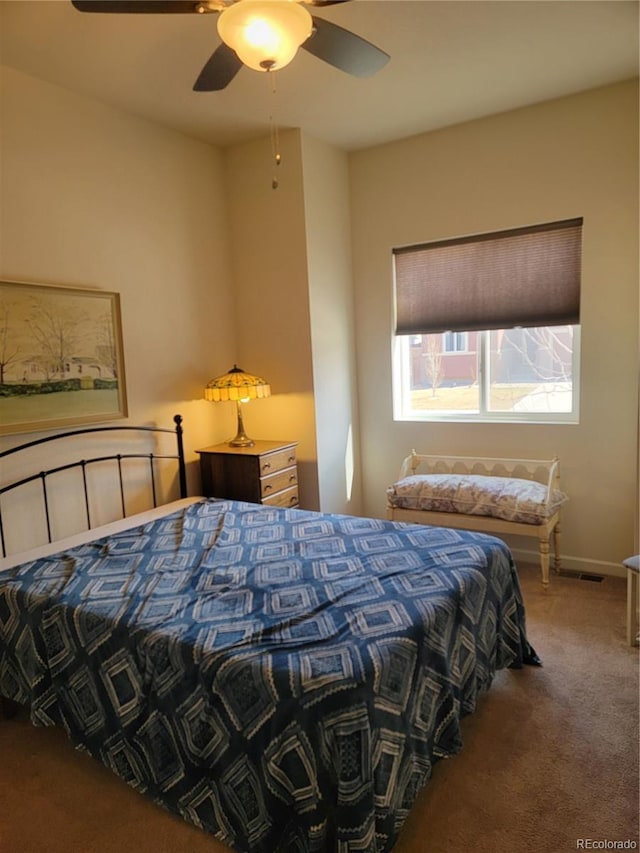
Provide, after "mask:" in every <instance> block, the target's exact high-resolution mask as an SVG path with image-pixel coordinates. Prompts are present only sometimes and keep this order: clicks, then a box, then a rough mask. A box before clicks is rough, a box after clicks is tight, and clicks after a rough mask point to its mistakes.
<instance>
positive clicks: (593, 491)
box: [350, 81, 638, 570]
mask: <svg viewBox="0 0 640 853" xmlns="http://www.w3.org/2000/svg"><path fill="white" fill-rule="evenodd" d="M637 127H638V89H637V81H636V82H628V83H624V84H619V85H616V86H611V87H607V88H603V89H599V90H593V91H590V92H585V93H583V94H579V95H576V96H573V97H569V98H563V99H559V100H555V101H550V102H546V103H542V104H539V105H537V106H533V107H529V108H526V109H521V110H516V111H513V112H509V113H505V114H502V115H497V116H493V117H490V118H486V119H483V120H479V121H474V122H470V123H467V124H462V125H458V126H456V127H451V128H448V129H445V130H442V131H438V132H435V133H429V134H425V135H422V136H416V137H414V138H411V139H407V140H404V141H399V142H396V143H392V144H389V145H385V146H381V147H378V148H374V149H370V150H366V151H361V152H356V153H354V154H352V155H351V157H350V176H351V204H352V233H353V255H354V275H355V295H356V304H357V306H358V308H357V341H358V364H359V374H358V385H359V391H360V419H361V430H360V434H361V442H362V461H363V491H364V495H365V503H364V507H363V509H364V512H365V513H367V514H373V515H383V514H384V511H385V486H386V485H388V484H389V483H390V482H392V481H393V479H394V478H395V476H397V472H398V469H399V466H400V463H401V461H402V459H403V457H404V456H405V455H406V454H407V453H408V452H409V451H410V450H411V448H412V447H415V448H416V449H418V450H419V451H422V452H425V453H429V452H436V453H444V452H448V453H451V454H459V455H482V456H502V455H504V456H516V457H518V456H525V457H533V458H535V457H539V458H548V457H550V456H551V455H553V454H554V453H557V454H558V455H559V456H560V460H561V469H562V480H563V483H564V486H565V488H566V491H567V492H568V494H569V496H570V502H569V504H568V505H567V508H566V511H565V512H564V525H563V528H564V534H563V552H564V554H566V555H567V558H568V559H567V561H566V563H567V565H569V566H572V567H578V566H581V567H582V568H584V569H585V570H588V569H589V567H590V566H591V568H592V569H593V568H596V567H597V568H599V569H601V570H613V569H615V568H617V564H618V563H619V561H620V560H622V559H623V558H624V557H625V556H627V555H628V554H630V553H633V547H634V535H633V532H634V517H635V513H636V511H637V504H636V497H637V488H636V484H637V479H636V478H637V463H636V453H637V430H638V419H637V387H638V386H637V351H638V196H637V193H638V135H637ZM575 216H583V217H584V244H583V281H582V317H581V320H582V323H581V325H582V364H581V413H580V423H579V424H578V425H551V424H549V425H535V426H534V425H505V424H471V425H469V424H462V423H449V424H442V423H400V422H398V423H395V422H394V421H393V418H392V405H391V325H392V296H391V249H392V247H394V246H401V245H406V244H411V243H418V242H422V241H429V240H436V239H439V238H444V237H451V236H458V235H464V234H473V233H477V232H482V231H491V230H500V229H504V228H512V227H514V226H519V225H528V224H531V223H536V222H546V221H553V220H559V219H565V218H570V217H575ZM365 366H366V368H365ZM514 544H518V545H519V547H524V548H525V549H527V548H528V547H531V546H530V545H527V543H526V540H525V541H524V542H523V541H522V540H521V541H520V542H519V543H514ZM590 561H594V563H590ZM595 564H597V565H595Z"/></svg>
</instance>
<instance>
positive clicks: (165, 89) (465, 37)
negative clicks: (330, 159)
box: [0, 0, 638, 150]
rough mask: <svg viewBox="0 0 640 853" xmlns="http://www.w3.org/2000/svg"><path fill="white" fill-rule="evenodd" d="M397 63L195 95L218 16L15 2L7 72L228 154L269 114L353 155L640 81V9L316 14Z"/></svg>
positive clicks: (445, 4)
mask: <svg viewBox="0 0 640 853" xmlns="http://www.w3.org/2000/svg"><path fill="white" fill-rule="evenodd" d="M312 12H313V14H316V15H319V16H322V17H326V18H328V19H330V20H331V21H333V22H335V23H336V24H339V25H340V26H342V27H345V28H346V29H350V30H353V31H355V32H356V33H358V34H359V35H361V36H363V37H364V38H366V39H367V40H369V41H371V42H373V43H374V44H376V45H378V46H379V47H381V48H383V49H384V50H385V51H386V52H387V53H389V54H390V55H391V61H390V62H389V63H388V64H387V65H386V66H385V68H383V69H382V71H380V72H378V74H376V75H375V76H373V77H369V78H353V77H350V76H348V75H347V74H344V73H343V72H341V71H338V70H336V69H335V68H333V67H332V66H330V65H328V64H326V63H324V62H321V61H320V60H318V59H316V58H315V57H313V56H311V55H310V54H309V53H307V52H306V51H304V50H301V51H299V53H298V55H297V56H296V58H295V59H294V61H293V62H292V64H291V65H289V66H288V67H287V68H285V69H283V70H282V71H279V72H277V75H276V77H275V79H276V93H275V95H274V94H273V93H272V91H271V87H270V84H269V75H266V74H262V73H259V72H256V71H250V70H249V69H247V68H243V69H242V70H241V72H240V73H239V74H238V76H237V77H236V78H235V79H234V80H233V81H232V82H231V83H230V85H229V86H228V88H227V89H226V90H224V91H222V92H207V93H199V92H193V91H192V86H193V83H194V81H195V79H196V77H197V76H198V74H199V72H200V70H201V68H202V66H203V65H204V63H205V62H206V60H207V59H208V57H209V56H210V54H211V53H212V52H213V50H214V49H215V48H216V47H217V45H218V44H219V39H218V35H217V31H216V19H217V15H97V14H86V13H80V12H77V11H76V10H75V9H74V8H73V7H72V5H71V3H70V2H69V0H44V2H42V0H3V2H1V3H0V36H1V40H0V51H1V52H0V57H1V59H2V63H3V64H5V65H8V66H11V67H13V68H16V69H19V70H20V71H23V72H25V73H27V74H31V75H33V76H35V77H39V78H42V79H44V80H48V81H50V82H52V83H56V84H58V85H61V86H65V87H67V88H69V89H72V90H75V91H77V92H80V93H83V94H85V95H89V96H90V97H93V98H97V99H99V100H100V101H103V102H105V103H107V104H110V105H112V106H115V107H118V108H121V109H124V110H126V111H128V112H131V113H134V114H136V115H140V116H144V117H146V118H148V119H151V120H152V121H155V122H159V123H161V124H164V125H168V126H169V127H172V128H176V129H178V130H180V131H182V132H184V133H187V134H189V135H191V136H194V137H196V138H199V139H202V140H205V141H207V142H211V143H214V144H217V145H223V146H224V145H229V144H233V143H235V142H239V141H243V140H247V139H250V138H253V137H257V136H262V135H263V134H265V133H266V132H267V131H268V128H269V116H270V114H271V113H273V115H274V119H275V120H276V122H277V123H278V125H279V126H280V127H281V128H286V127H300V128H302V129H303V130H304V131H306V132H308V133H309V134H311V135H312V136H314V137H317V138H318V139H322V140H325V141H327V142H329V143H332V144H334V145H336V146H338V147H340V148H344V149H346V150H354V149H359V148H365V147H368V146H371V145H377V144H380V143H384V142H388V141H390V140H392V139H398V138H401V137H405V136H411V135H413V134H416V133H421V132H424V131H428V130H433V129H436V128H439V127H445V126H447V125H451V124H456V123H458V122H461V121H466V120H469V119H474V118H478V117H480V116H484V115H490V114H492V113H498V112H503V111H505V110H511V109H514V108H517V107H520V106H525V105H528V104H532V103H536V102H539V101H543V100H547V99H549V98H555V97H559V96H562V95H567V94H571V93H574V92H578V91H580V90H584V89H590V88H593V87H596V86H601V85H606V84H608V83H613V82H615V81H618V80H624V79H628V78H631V77H635V76H636V75H637V74H638V2H636V1H635V0H533V2H529V0H490V1H489V2H488V1H487V0H437V2H433V0H352V2H349V3H343V4H339V5H333V6H328V7H323V8H316V9H313V10H312Z"/></svg>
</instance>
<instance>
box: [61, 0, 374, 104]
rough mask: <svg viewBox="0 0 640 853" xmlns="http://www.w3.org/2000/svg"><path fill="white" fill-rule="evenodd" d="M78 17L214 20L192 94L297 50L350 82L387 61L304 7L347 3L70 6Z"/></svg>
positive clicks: (295, 0)
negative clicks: (215, 41)
mask: <svg viewBox="0 0 640 853" xmlns="http://www.w3.org/2000/svg"><path fill="white" fill-rule="evenodd" d="M71 2H72V4H73V6H74V7H75V8H76V9H77V10H78V11H79V12H103V13H123V14H128V13H136V14H154V13H163V14H201V15H202V14H218V16H219V17H218V34H219V36H220V38H221V40H222V41H221V44H220V45H219V46H218V47H217V48H216V50H215V51H214V52H213V54H212V55H211V56H210V57H209V59H208V60H207V62H206V63H205V66H204V68H203V69H202V71H201V72H200V75H199V77H198V79H197V80H196V82H195V84H194V86H193V88H194V90H195V91H196V92H215V91H219V90H221V89H224V88H225V87H226V86H227V85H228V84H229V83H230V82H231V81H232V80H233V78H234V77H235V76H236V74H237V73H238V71H239V70H240V69H241V68H242V66H243V65H247V66H248V67H250V68H253V69H255V70H256V71H275V70H277V69H278V68H282V67H284V66H285V65H287V64H288V63H289V62H291V60H292V59H293V57H294V56H295V54H296V52H297V50H298V47H302V48H303V49H304V50H306V51H308V52H309V53H311V54H313V56H316V57H317V58H318V59H322V60H323V61H324V62H327V63H329V65H333V66H334V67H335V68H338V69H340V70H341V71H345V72H346V73H347V74H351V75H353V76H355V77H368V76H370V75H372V74H375V72H376V71H379V70H380V69H381V68H382V67H383V66H384V65H385V64H386V63H387V62H388V60H389V55H388V54H387V53H385V52H384V51H383V50H380V48H378V47H376V46H375V45H373V44H371V43H370V42H368V41H366V40H365V39H363V38H361V36H358V35H356V34H355V33H353V32H350V31H349V30H345V29H344V28H343V27H339V26H338V25H337V24H334V23H332V22H331V21H327V20H326V19H324V18H319V17H317V16H316V15H312V14H310V13H309V12H308V11H307V9H306V8H305V6H315V7H321V6H332V5H334V4H337V3H346V2H349V0H199V2H198V0H71Z"/></svg>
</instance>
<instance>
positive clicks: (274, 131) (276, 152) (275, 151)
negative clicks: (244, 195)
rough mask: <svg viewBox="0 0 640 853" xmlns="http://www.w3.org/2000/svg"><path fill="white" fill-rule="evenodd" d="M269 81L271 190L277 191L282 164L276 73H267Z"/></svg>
mask: <svg viewBox="0 0 640 853" xmlns="http://www.w3.org/2000/svg"><path fill="white" fill-rule="evenodd" d="M267 79H268V81H269V83H270V86H271V104H272V110H271V114H270V115H269V135H270V137H271V156H272V157H273V174H272V176H271V189H274V190H277V189H278V186H279V183H278V178H277V176H276V171H277V168H278V166H279V165H280V163H281V162H282V156H281V155H280V133H279V131H278V122H277V121H276V120H275V119H274V117H273V116H274V113H275V106H277V103H276V73H275V71H268V72H267Z"/></svg>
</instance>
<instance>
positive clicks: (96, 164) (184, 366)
mask: <svg viewBox="0 0 640 853" xmlns="http://www.w3.org/2000/svg"><path fill="white" fill-rule="evenodd" d="M0 109H1V111H2V112H1V115H0V118H1V121H0V133H1V136H0V142H1V148H0V151H1V156H2V160H1V163H0V181H1V183H0V235H1V240H2V243H1V245H0V276H1V277H2V278H3V279H10V280H19V281H33V282H41V283H52V284H59V285H65V284H69V285H76V286H82V287H90V288H97V289H100V290H114V291H117V292H119V293H120V294H121V307H122V319H123V338H124V356H125V367H126V376H127V388H128V399H129V418H128V421H127V422H128V423H133V424H140V423H149V422H155V423H157V424H159V425H161V426H165V425H166V426H171V417H172V415H173V414H174V413H175V412H179V413H181V414H182V415H183V417H184V420H185V440H186V449H187V454H188V457H189V459H190V462H191V464H190V481H191V490H192V492H195V491H197V490H198V489H199V482H198V472H197V457H196V456H195V454H194V452H193V451H194V449H195V448H197V447H201V446H203V445H206V444H211V443H212V442H214V441H220V440H222V439H223V438H225V436H226V432H227V430H228V428H229V424H228V422H225V418H224V416H223V413H222V412H220V413H218V412H217V411H214V408H213V406H212V404H209V403H206V402H205V401H204V400H203V399H202V388H203V386H204V384H205V382H206V381H207V380H208V379H210V378H211V376H212V375H213V374H214V372H215V371H216V370H217V369H218V368H222V369H226V366H227V364H228V363H229V362H230V361H231V359H232V358H233V356H234V352H235V346H234V345H235V323H234V313H233V300H232V291H231V286H230V273H229V269H230V261H229V251H228V234H227V216H226V209H225V194H224V184H223V162H222V157H221V154H220V152H218V151H217V150H216V149H214V148H212V147H210V146H208V145H204V144H202V143H199V142H195V141H193V140H191V139H189V138H187V137H185V136H182V135H180V134H177V133H174V132H171V131H168V130H163V129H162V128H159V127H157V126H155V125H153V124H151V123H149V122H146V121H144V120H142V119H138V118H135V117H133V116H129V115H126V114H124V113H122V112H119V111H116V110H112V109H110V108H108V107H106V106H104V105H102V104H100V103H98V102H96V101H93V100H90V99H87V98H84V97H81V96H78V95H75V94H73V93H71V92H69V91H68V90H65V89H62V88H59V87H56V86H52V85H49V84H47V83H45V82H42V81H40V80H36V79H35V78H32V77H28V76H26V75H24V74H21V73H19V72H16V71H13V70H12V69H8V68H3V69H2V90H1V93H0ZM220 316H222V317H224V322H219V318H220ZM21 440H24V436H11V437H9V438H5V439H4V440H3V441H2V446H12V445H14V444H17V443H19V442H20V441H21Z"/></svg>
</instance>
